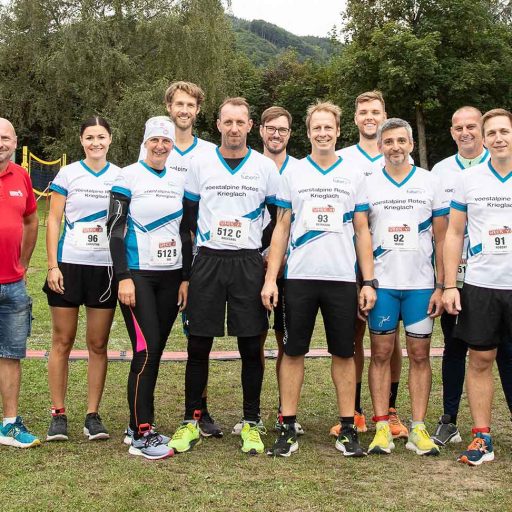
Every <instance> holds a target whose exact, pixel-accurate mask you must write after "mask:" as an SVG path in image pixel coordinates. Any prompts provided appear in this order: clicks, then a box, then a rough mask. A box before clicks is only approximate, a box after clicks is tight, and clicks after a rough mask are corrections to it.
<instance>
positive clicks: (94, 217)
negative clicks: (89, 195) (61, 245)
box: [65, 210, 107, 229]
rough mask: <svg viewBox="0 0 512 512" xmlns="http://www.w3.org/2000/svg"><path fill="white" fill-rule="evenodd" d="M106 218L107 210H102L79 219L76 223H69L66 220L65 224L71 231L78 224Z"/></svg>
mask: <svg viewBox="0 0 512 512" xmlns="http://www.w3.org/2000/svg"><path fill="white" fill-rule="evenodd" d="M106 216H107V210H100V211H99V212H96V213H91V215H87V216H85V217H82V218H81V219H77V220H75V222H69V220H68V219H67V218H66V219H65V223H66V225H67V226H68V227H69V229H73V228H74V227H75V224H76V223H77V222H92V221H94V220H98V219H103V218H104V217H106Z"/></svg>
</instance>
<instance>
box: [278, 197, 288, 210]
mask: <svg viewBox="0 0 512 512" xmlns="http://www.w3.org/2000/svg"><path fill="white" fill-rule="evenodd" d="M274 204H275V205H276V206H278V207H279V208H286V209H288V210H291V209H292V203H291V202H290V201H285V200H284V199H276V202H275V203H274Z"/></svg>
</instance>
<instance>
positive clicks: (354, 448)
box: [335, 426, 367, 457]
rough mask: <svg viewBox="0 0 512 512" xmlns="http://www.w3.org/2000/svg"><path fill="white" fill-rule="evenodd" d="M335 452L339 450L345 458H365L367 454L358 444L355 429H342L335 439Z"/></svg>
mask: <svg viewBox="0 0 512 512" xmlns="http://www.w3.org/2000/svg"><path fill="white" fill-rule="evenodd" d="M335 446H336V450H339V451H340V452H341V453H343V455H344V456H345V457H365V456H366V455H367V453H366V452H365V451H364V450H363V448H362V447H361V445H360V444H359V439H358V436H357V429H356V428H355V426H354V427H344V428H342V429H341V432H340V435H339V436H338V439H336V445H335Z"/></svg>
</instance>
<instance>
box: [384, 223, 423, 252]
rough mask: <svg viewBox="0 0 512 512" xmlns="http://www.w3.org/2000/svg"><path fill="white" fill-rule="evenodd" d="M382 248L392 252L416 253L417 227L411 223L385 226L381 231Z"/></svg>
mask: <svg viewBox="0 0 512 512" xmlns="http://www.w3.org/2000/svg"><path fill="white" fill-rule="evenodd" d="M382 248H383V249H387V250H392V251H393V250H394V251H416V250H417V249H418V225H417V224H415V223H412V222H403V223H398V222H395V223H388V224H386V225H385V226H384V229H383V231H382Z"/></svg>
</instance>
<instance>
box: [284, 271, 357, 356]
mask: <svg viewBox="0 0 512 512" xmlns="http://www.w3.org/2000/svg"><path fill="white" fill-rule="evenodd" d="M319 309H320V311H321V313H322V318H323V320H324V327H325V336H326V338H327V348H328V350H329V353H330V354H332V355H334V356H339V357H352V356H353V355H354V336H355V322H356V318H357V288H356V283H347V282H338V281H320V280H309V279H286V280H285V284H284V326H285V331H284V332H285V334H284V352H285V354H287V355H289V356H300V355H305V354H307V353H308V351H309V345H310V342H311V336H312V335H313V329H314V327H315V321H316V317H317V314H318V310H319Z"/></svg>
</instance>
